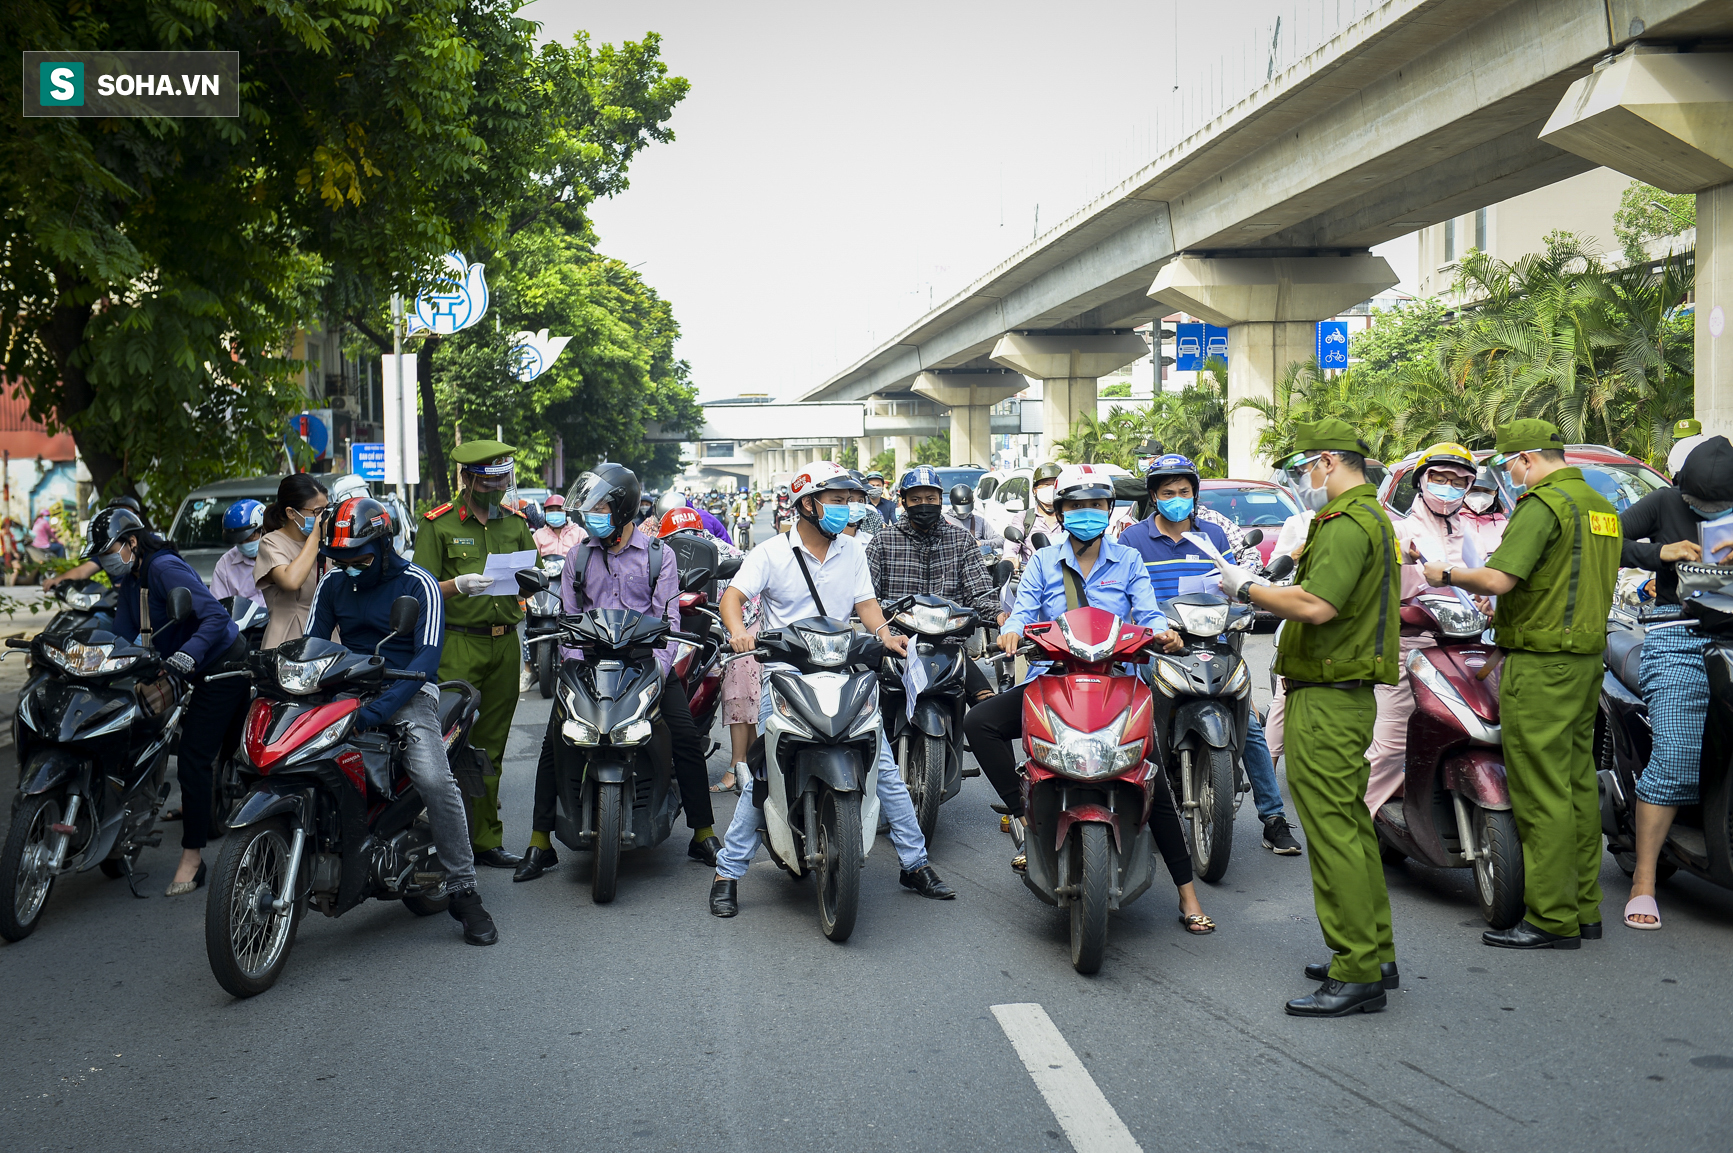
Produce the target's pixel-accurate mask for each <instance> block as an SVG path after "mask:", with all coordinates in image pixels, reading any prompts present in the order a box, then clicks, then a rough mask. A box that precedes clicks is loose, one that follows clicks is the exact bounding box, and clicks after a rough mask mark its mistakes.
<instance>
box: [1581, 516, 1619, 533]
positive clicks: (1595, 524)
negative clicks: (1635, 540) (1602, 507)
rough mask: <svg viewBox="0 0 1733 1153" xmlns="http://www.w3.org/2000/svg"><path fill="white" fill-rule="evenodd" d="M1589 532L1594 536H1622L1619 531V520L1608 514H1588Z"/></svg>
mask: <svg viewBox="0 0 1733 1153" xmlns="http://www.w3.org/2000/svg"><path fill="white" fill-rule="evenodd" d="M1589 531H1590V532H1592V533H1594V534H1595V535H1596V536H1623V535H1624V533H1623V532H1621V531H1620V529H1619V518H1618V517H1617V516H1615V515H1614V514H1612V513H1610V512H1591V513H1590V514H1589Z"/></svg>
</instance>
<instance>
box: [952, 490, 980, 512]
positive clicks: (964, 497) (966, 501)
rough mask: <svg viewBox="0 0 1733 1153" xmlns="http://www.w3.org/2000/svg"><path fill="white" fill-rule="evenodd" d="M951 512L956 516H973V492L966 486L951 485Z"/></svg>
mask: <svg viewBox="0 0 1733 1153" xmlns="http://www.w3.org/2000/svg"><path fill="white" fill-rule="evenodd" d="M951 511H952V512H953V513H955V514H956V515H958V516H973V515H974V513H975V490H974V489H972V488H970V487H969V486H968V485H966V484H954V485H952V486H951Z"/></svg>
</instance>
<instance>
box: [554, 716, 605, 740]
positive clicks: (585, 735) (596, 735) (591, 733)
mask: <svg viewBox="0 0 1733 1153" xmlns="http://www.w3.org/2000/svg"><path fill="white" fill-rule="evenodd" d="M560 735H561V736H563V737H565V738H566V740H568V741H570V742H571V743H572V744H574V745H599V744H601V743H602V733H601V730H599V729H597V728H596V726H595V725H592V724H591V723H590V722H589V721H580V720H579V719H578V718H576V717H569V718H567V720H566V722H565V723H564V724H562V725H561V726H560Z"/></svg>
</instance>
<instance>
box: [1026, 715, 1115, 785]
mask: <svg viewBox="0 0 1733 1153" xmlns="http://www.w3.org/2000/svg"><path fill="white" fill-rule="evenodd" d="M1130 717H1131V712H1130V710H1127V711H1125V712H1122V713H1120V714H1119V716H1118V717H1116V718H1114V721H1113V723H1112V724H1110V725H1108V726H1107V727H1106V728H1104V729H1100V730H1098V731H1096V732H1093V733H1086V732H1083V731H1082V730H1080V729H1074V728H1072V727H1071V726H1069V725H1067V724H1065V723H1064V722H1063V721H1061V720H1060V719H1059V718H1058V717H1056V716H1054V715H1053V711H1052V710H1051V709H1049V710H1048V711H1047V723H1048V725H1050V726H1051V727H1052V729H1053V736H1054V738H1055V739H1054V740H1052V741H1044V740H1041V739H1040V738H1039V737H1036V738H1031V740H1030V742H1029V745H1030V753H1031V755H1032V756H1034V758H1035V759H1036V760H1038V761H1040V762H1041V763H1042V764H1044V765H1046V766H1047V767H1048V768H1050V769H1052V770H1053V771H1054V772H1057V773H1064V774H1065V775H1066V776H1068V777H1077V778H1079V779H1082V780H1091V779H1094V778H1097V777H1111V776H1113V775H1115V774H1117V773H1123V772H1124V771H1125V770H1126V769H1129V768H1131V766H1133V765H1135V764H1137V762H1138V761H1139V760H1141V759H1142V758H1143V742H1142V741H1140V740H1139V741H1127V742H1121V741H1120V739H1119V738H1120V737H1121V736H1123V735H1124V733H1125V723H1126V721H1127V720H1128V719H1130Z"/></svg>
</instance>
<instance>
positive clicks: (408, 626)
mask: <svg viewBox="0 0 1733 1153" xmlns="http://www.w3.org/2000/svg"><path fill="white" fill-rule="evenodd" d="M420 619H421V602H420V601H418V600H416V599H415V598H414V597H411V596H401V597H398V598H397V599H396V600H394V601H392V602H391V631H392V633H393V634H395V635H396V636H402V635H404V634H405V633H411V632H414V631H415V622H416V621H418V620H420Z"/></svg>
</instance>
